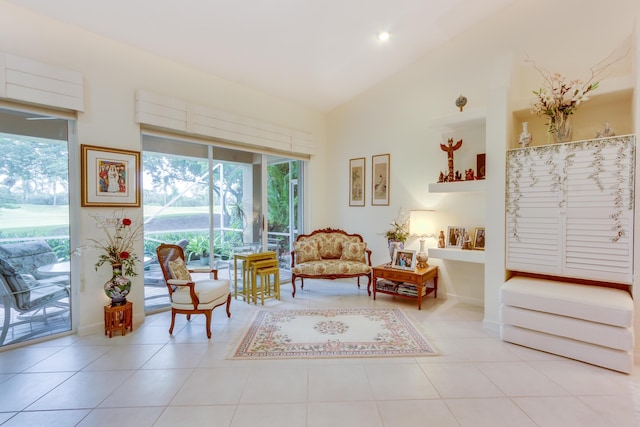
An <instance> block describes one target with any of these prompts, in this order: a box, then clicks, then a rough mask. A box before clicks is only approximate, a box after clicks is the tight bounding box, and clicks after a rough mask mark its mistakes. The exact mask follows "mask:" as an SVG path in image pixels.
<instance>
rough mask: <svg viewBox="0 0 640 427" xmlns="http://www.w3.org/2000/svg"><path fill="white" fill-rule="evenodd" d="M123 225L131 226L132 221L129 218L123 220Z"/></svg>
mask: <svg viewBox="0 0 640 427" xmlns="http://www.w3.org/2000/svg"><path fill="white" fill-rule="evenodd" d="M122 225H127V226H129V225H131V220H130V219H129V218H123V219H122Z"/></svg>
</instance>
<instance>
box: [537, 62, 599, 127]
mask: <svg viewBox="0 0 640 427" xmlns="http://www.w3.org/2000/svg"><path fill="white" fill-rule="evenodd" d="M536 69H537V70H538V71H539V72H540V74H542V77H543V78H544V84H543V86H542V87H541V88H540V89H538V90H534V91H533V93H534V94H535V95H536V97H537V99H536V101H535V102H534V103H533V105H532V106H531V112H532V113H534V114H536V115H537V116H539V117H541V116H546V117H547V118H548V122H547V127H548V131H549V133H554V132H558V131H559V129H560V127H561V126H562V124H563V123H565V122H566V120H567V118H568V117H569V116H570V115H572V114H573V113H574V112H575V111H576V110H577V109H578V107H579V106H580V104H582V103H583V102H585V101H587V100H588V99H589V97H588V96H587V94H588V93H589V92H591V91H594V90H596V89H597V88H598V84H599V82H593V81H591V80H589V81H587V82H586V83H583V82H582V81H581V80H571V81H567V79H566V78H565V77H564V76H563V75H562V74H560V73H553V74H551V73H549V72H548V71H546V70H543V69H541V68H537V67H536Z"/></svg>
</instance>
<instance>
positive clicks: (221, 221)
mask: <svg viewBox="0 0 640 427" xmlns="http://www.w3.org/2000/svg"><path fill="white" fill-rule="evenodd" d="M143 150H144V151H143V156H142V162H143V189H144V194H143V203H144V218H145V219H144V224H145V225H144V247H145V254H146V255H147V257H148V258H149V259H150V261H148V262H146V263H145V271H144V283H145V309H146V311H148V312H149V311H154V310H157V309H163V308H164V307H166V306H168V304H169V301H168V297H167V290H166V285H165V282H164V280H163V277H162V273H161V272H160V269H159V266H158V265H157V262H155V257H154V256H153V255H154V254H155V248H156V247H157V246H158V245H159V244H161V243H176V244H179V245H181V246H182V247H183V249H184V251H185V257H186V259H187V261H188V264H189V265H193V266H203V265H206V266H209V265H210V266H213V267H214V268H217V269H218V270H219V277H220V278H232V277H233V274H234V271H233V262H232V260H233V253H234V251H236V250H239V249H242V250H247V249H248V250H252V251H263V250H272V251H275V252H276V253H277V256H278V259H279V261H280V262H279V265H280V268H281V278H282V281H286V280H287V279H288V278H290V273H289V272H288V270H289V269H290V264H291V263H290V251H291V243H292V242H293V240H295V237H296V236H297V233H298V232H299V228H300V227H299V226H298V224H299V221H300V220H301V214H300V212H301V211H302V209H301V207H302V205H301V195H300V192H299V183H300V176H299V175H300V172H301V171H302V167H303V162H302V161H299V160H295V159H287V158H283V157H278V156H274V155H271V154H264V153H256V152H250V151H243V150H238V149H235V148H229V147H217V146H213V145H211V144H208V143H204V142H194V141H185V140H179V139H168V138H163V137H158V136H148V135H144V136H143Z"/></svg>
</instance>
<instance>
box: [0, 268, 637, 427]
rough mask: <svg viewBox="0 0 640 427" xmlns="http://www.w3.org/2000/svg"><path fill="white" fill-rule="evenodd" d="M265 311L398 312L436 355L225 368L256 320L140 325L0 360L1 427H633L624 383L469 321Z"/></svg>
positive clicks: (356, 301) (332, 292)
mask: <svg viewBox="0 0 640 427" xmlns="http://www.w3.org/2000/svg"><path fill="white" fill-rule="evenodd" d="M290 289H291V285H290V284H288V285H285V286H284V287H283V293H282V300H281V301H274V300H270V301H268V303H266V304H265V306H264V307H265V308H267V309H279V308H282V309H284V308H310V307H313V308H317V307H387V306H395V307H402V308H403V309H404V311H405V312H406V313H407V314H408V315H409V317H410V318H411V319H412V320H413V321H414V322H415V323H416V324H418V325H419V326H420V328H421V329H422V330H423V331H424V334H425V336H426V337H427V339H429V341H430V342H431V343H432V344H433V345H434V346H435V347H436V348H437V349H438V350H439V352H440V355H438V356H433V357H424V358H358V359H356V358H354V359H296V360H264V361H237V360H228V359H226V357H227V355H228V353H230V352H231V351H232V349H233V346H234V343H236V342H237V340H239V339H240V337H241V335H242V333H243V331H244V330H245V328H246V326H247V324H248V322H250V321H251V319H252V318H253V314H254V313H255V312H256V310H258V309H260V308H262V307H260V306H255V305H248V304H247V303H245V302H242V301H233V302H232V305H231V310H232V317H231V319H227V317H226V316H225V313H224V310H223V309H220V308H218V309H216V310H215V311H214V320H213V337H212V339H211V340H210V341H208V340H207V339H206V335H205V330H204V322H203V320H204V319H203V317H202V316H199V317H196V318H195V319H192V321H191V322H190V323H189V322H187V321H186V319H185V317H184V316H178V323H177V326H176V329H175V331H174V336H173V337H171V336H169V334H168V331H167V329H168V326H169V320H170V315H169V313H158V314H154V315H151V316H149V317H147V319H146V321H145V322H144V323H143V324H140V325H135V327H134V331H133V333H128V334H127V335H126V336H124V337H121V336H116V337H114V338H112V339H109V338H106V337H105V336H104V335H102V334H101V333H98V334H94V335H89V336H83V337H79V336H76V335H72V336H67V337H63V338H59V339H56V340H53V341H48V342H43V343H39V344H34V345H30V346H27V347H23V348H18V349H13V350H9V351H5V352H1V353H0V395H1V396H2V398H1V399H0V424H1V425H2V426H60V427H64V426H76V425H77V426H118V427H127V426H132V427H144V426H233V427H242V426H251V427H254V426H261V427H270V426H277V427H287V426H291V427H299V426H308V427H320V426H330V427H342V426H345V427H347V426H348V427H353V426H368V427H375V426H387V427H398V426H403V427H409V426H425V425H429V426H435V427H440V426H473V427H481V426H490V427H496V426H498V427H499V426H509V427H512V426H559V427H560V426H561V427H570V426H579V427H589V426H607V427H608V426H617V427H625V426H629V427H631V426H639V425H640V374H638V373H637V372H636V373H635V374H634V375H625V374H620V373H617V372H613V371H609V370H606V369H602V368H598V367H594V366H591V365H587V364H584V363H580V362H576V361H572V360H568V359H564V358H561V357H556V356H553V355H549V354H546V353H542V352H538V351H534V350H530V349H527V348H524V347H519V346H515V345H511V344H508V343H504V342H501V341H500V340H499V339H497V338H496V337H493V336H491V335H490V334H488V333H487V332H486V331H484V330H483V328H482V317H483V312H482V309H481V308H479V307H475V306H470V305H466V304H462V303H456V302H455V301H452V300H448V301H447V300H445V299H442V298H440V299H437V300H435V299H433V297H429V298H428V299H427V300H426V301H424V302H423V305H422V310H421V311H418V309H417V307H416V306H415V304H414V302H413V301H411V300H406V299H400V298H395V299H394V298H393V297H390V296H388V295H378V300H377V301H373V298H372V297H368V296H367V294H366V290H364V289H362V290H358V289H357V288H356V286H355V284H354V282H352V281H314V280H307V281H306V286H305V289H304V290H300V289H298V293H297V294H296V298H295V299H293V298H291V293H290Z"/></svg>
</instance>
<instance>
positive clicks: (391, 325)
mask: <svg viewBox="0 0 640 427" xmlns="http://www.w3.org/2000/svg"><path fill="white" fill-rule="evenodd" d="M435 354H437V352H436V351H435V350H434V348H433V347H432V346H431V345H430V344H429V343H428V342H427V340H426V339H424V337H423V336H422V335H421V334H420V332H418V330H417V329H416V327H415V326H414V325H413V324H412V323H411V321H410V320H409V319H408V318H407V317H406V315H405V314H404V313H403V312H402V311H401V310H400V309H397V308H338V309H317V310H261V311H259V312H258V313H257V314H256V317H255V319H254V321H253V323H252V324H251V327H250V328H249V331H248V332H247V333H246V334H245V336H244V338H243V339H242V341H241V342H240V344H239V345H238V347H237V348H236V349H235V351H234V352H233V353H232V354H231V356H230V359H284V358H309V357H327V358H333V357H391V356H405V357H414V356H433V355H435Z"/></svg>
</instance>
